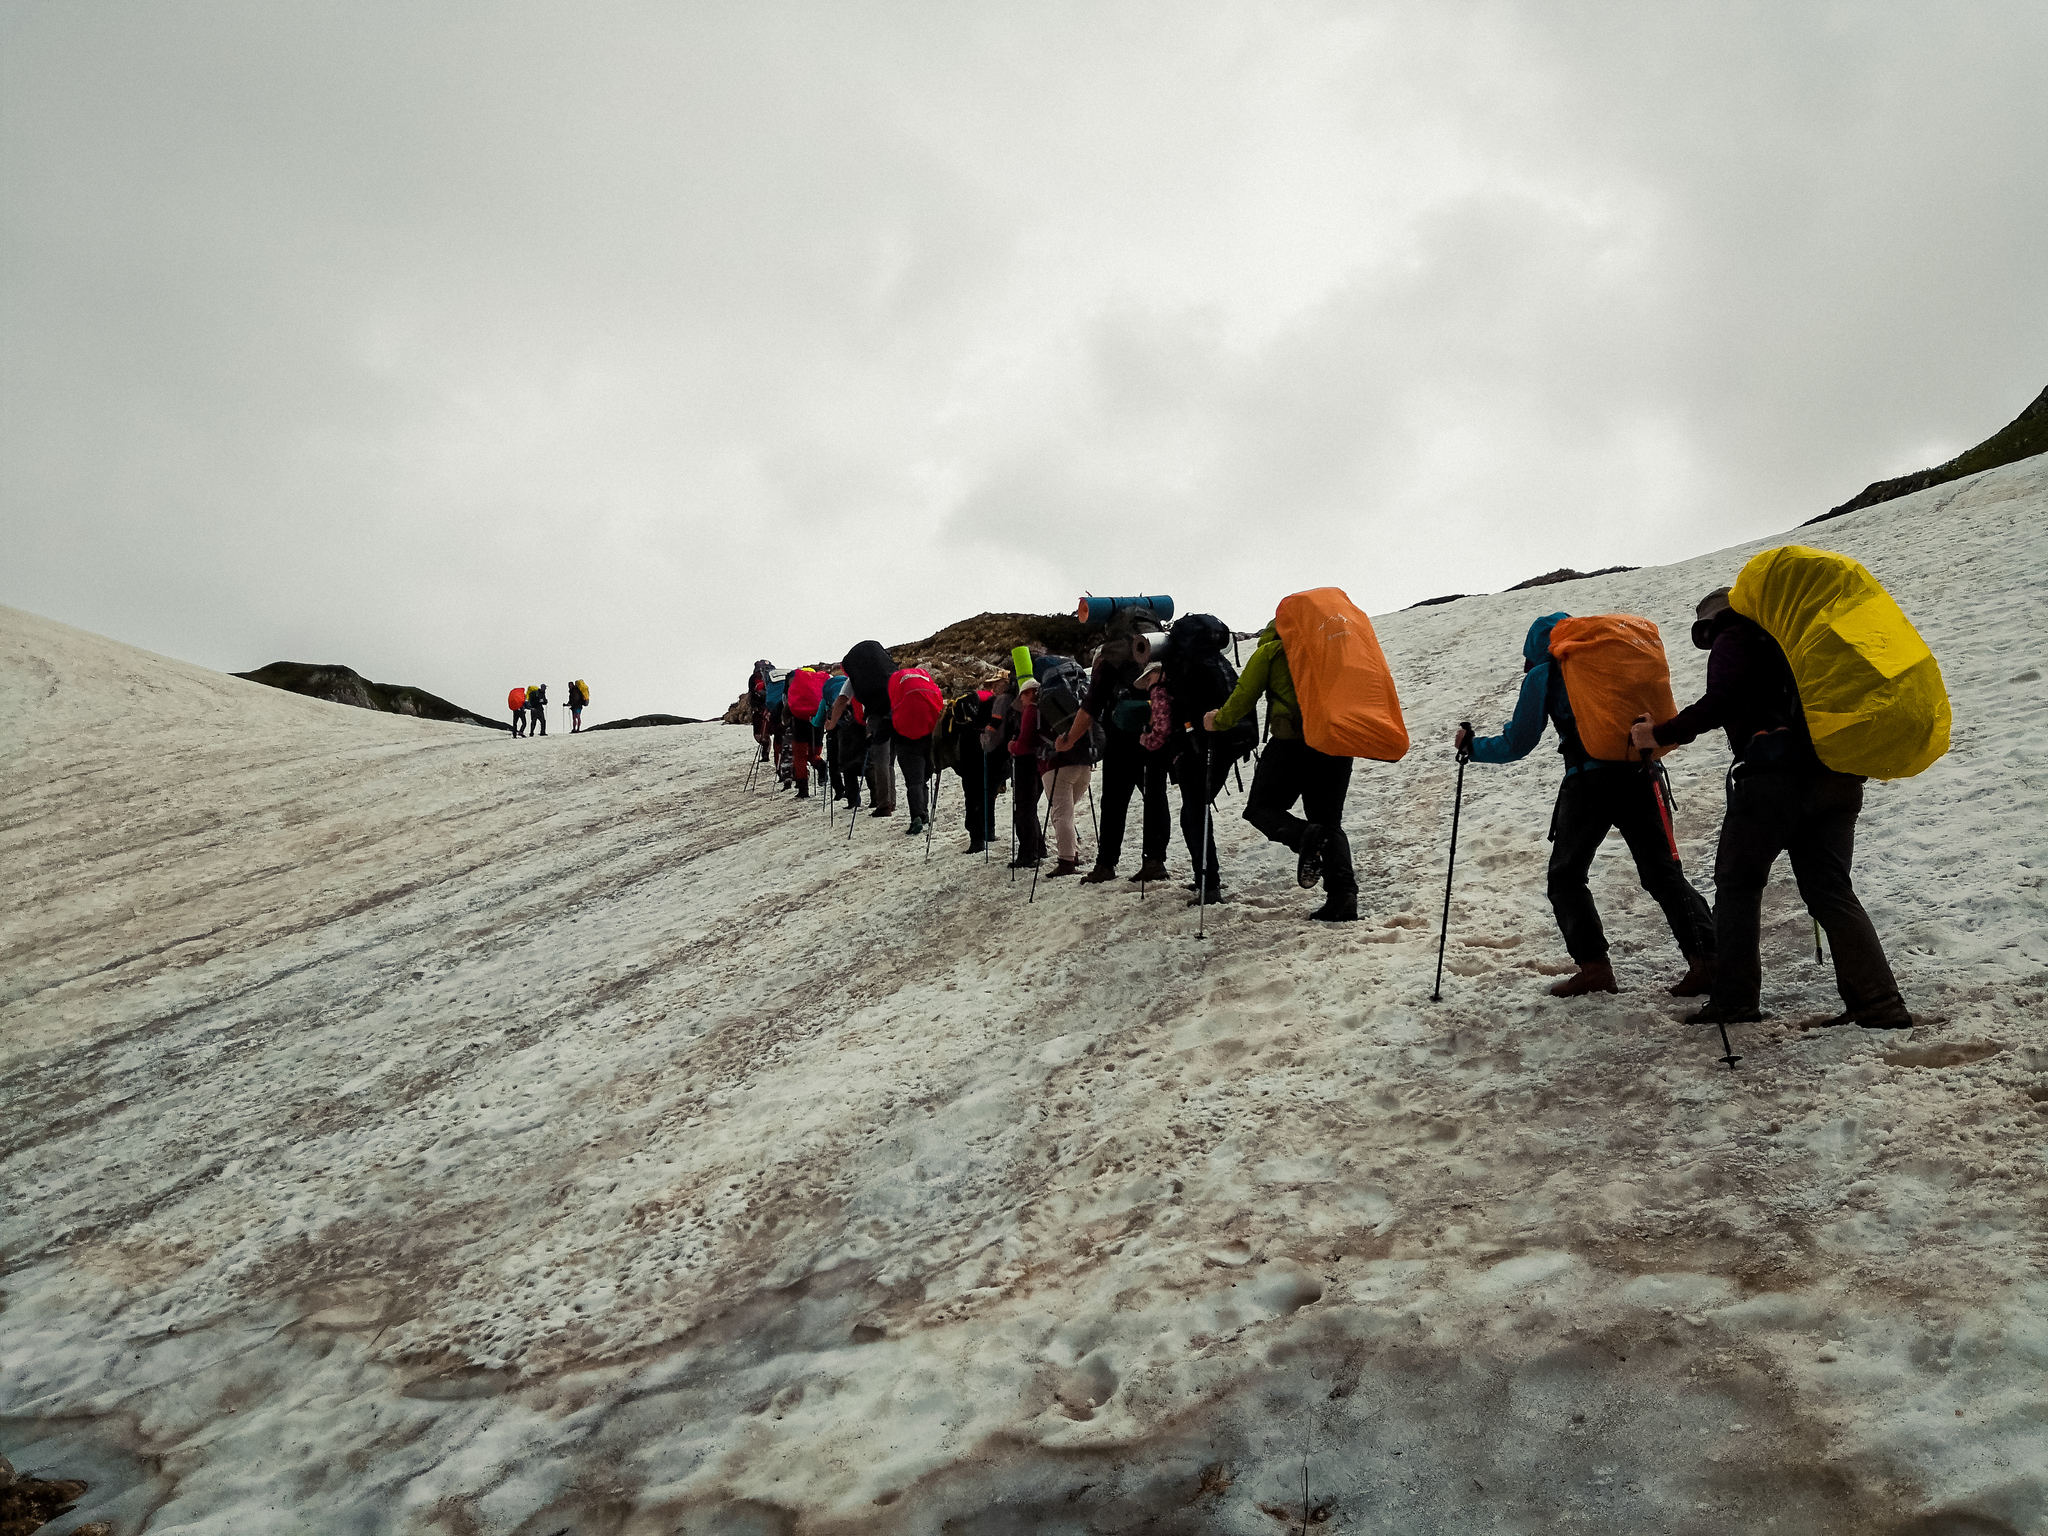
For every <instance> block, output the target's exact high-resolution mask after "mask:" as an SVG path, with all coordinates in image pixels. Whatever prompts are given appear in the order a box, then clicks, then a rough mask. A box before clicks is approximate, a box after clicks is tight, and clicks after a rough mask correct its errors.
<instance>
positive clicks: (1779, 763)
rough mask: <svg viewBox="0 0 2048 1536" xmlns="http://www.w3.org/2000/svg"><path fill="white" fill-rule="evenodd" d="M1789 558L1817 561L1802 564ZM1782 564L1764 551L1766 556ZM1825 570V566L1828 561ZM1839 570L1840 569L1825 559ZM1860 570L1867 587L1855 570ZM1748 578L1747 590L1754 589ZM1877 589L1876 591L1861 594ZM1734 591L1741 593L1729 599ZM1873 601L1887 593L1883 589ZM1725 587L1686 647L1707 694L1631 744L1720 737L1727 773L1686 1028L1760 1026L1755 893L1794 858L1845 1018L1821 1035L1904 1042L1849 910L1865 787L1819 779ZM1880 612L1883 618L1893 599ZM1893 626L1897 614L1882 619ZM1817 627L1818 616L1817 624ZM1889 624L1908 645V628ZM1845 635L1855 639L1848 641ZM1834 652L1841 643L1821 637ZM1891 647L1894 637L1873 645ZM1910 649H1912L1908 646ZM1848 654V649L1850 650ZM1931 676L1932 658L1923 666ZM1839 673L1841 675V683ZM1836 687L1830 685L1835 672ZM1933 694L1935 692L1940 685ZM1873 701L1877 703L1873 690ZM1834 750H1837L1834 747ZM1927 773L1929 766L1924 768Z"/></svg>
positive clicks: (1769, 659)
mask: <svg viewBox="0 0 2048 1536" xmlns="http://www.w3.org/2000/svg"><path fill="white" fill-rule="evenodd" d="M1792 549H1793V550H1794V551H1796V552H1798V553H1803V554H1812V553H1814V552H1811V551H1799V550H1798V546H1792ZM1782 553H1784V551H1766V552H1765V553H1764V555H1759V556H1757V557H1756V560H1755V561H1752V562H1751V564H1752V566H1755V565H1757V564H1758V562H1763V561H1765V558H1766V556H1769V555H1778V554H1782ZM1826 558H1828V557H1821V559H1822V560H1825V559H1826ZM1833 558H1834V559H1837V560H1839V559H1840V558H1841V557H1833ZM1844 563H1846V564H1849V565H1852V566H1853V565H1854V562H1844ZM1855 570H1856V572H1857V573H1860V574H1861V575H1862V576H1863V577H1864V578H1865V579H1866V580H1868V573H1867V572H1863V571H1862V568H1861V567H1860V566H1856V567H1855ZM1750 574H1751V572H1750V569H1749V568H1745V570H1744V578H1745V580H1747V579H1748V578H1749V577H1750ZM1870 585H1871V586H1875V582H1874V581H1872V582H1870ZM1742 586H1743V583H1742V582H1738V583H1737V589H1736V591H1737V592H1740V591H1741V589H1742ZM1878 591H1879V592H1880V593H1882V589H1881V588H1879V589H1878ZM1734 595H1736V594H1735V593H1731V590H1730V589H1729V588H1727V587H1720V588H1717V589H1716V590H1715V591H1712V592H1709V593H1708V594H1707V595H1706V596H1705V597H1703V598H1701V599H1700V602H1699V607H1698V610H1697V613H1698V617H1697V618H1696V619H1695V621H1694V623H1693V630H1692V639H1693V644H1694V645H1696V646H1698V647H1699V648H1700V649H1701V650H1704V651H1706V652H1707V690H1706V692H1705V693H1704V694H1702V695H1701V696H1700V698H1699V699H1698V701H1697V702H1695V703H1693V704H1691V705H1689V706H1688V707H1686V708H1685V709H1682V710H1680V711H1678V713H1677V714H1676V715H1675V716H1673V717H1672V718H1670V719H1667V720H1664V721H1662V722H1656V723H1653V722H1651V721H1650V720H1648V719H1643V720H1639V721H1637V722H1636V723H1635V725H1634V726H1633V727H1632V729H1631V731H1630V740H1631V742H1632V744H1633V745H1634V746H1636V747H1637V748H1638V749H1640V750H1652V749H1654V748H1657V747H1673V746H1683V745H1684V744H1685V743H1687V742H1690V741H1694V740H1696V739H1697V738H1699V737H1700V736H1703V735H1705V734H1706V733H1707V732H1708V731H1710V730H1713V729H1715V728H1716V727H1718V728H1720V729H1721V730H1722V731H1724V732H1725V733H1726V734H1727V737H1728V747H1729V750H1730V751H1731V752H1732V753H1733V754H1734V762H1733V763H1731V764H1730V766H1729V770H1728V809H1727V814H1726V816H1725V818H1724V819H1723V821H1722V823H1721V840H1720V845H1719V847H1718V849H1717V850H1716V852H1715V855H1714V929H1715V935H1716V939H1717V942H1718V953H1717V955H1716V959H1715V966H1714V974H1713V989H1712V996H1711V997H1710V998H1709V999H1708V1001H1707V1004H1706V1006H1705V1007H1703V1008H1701V1009H1700V1010H1699V1011H1698V1012H1697V1013H1694V1014H1692V1015H1691V1016H1690V1017H1688V1018H1687V1020H1686V1022H1687V1023H1688V1024H1724V1025H1725V1024H1742V1023H1753V1022H1755V1021H1757V1020H1759V1019H1761V1018H1762V1017H1763V998H1762V991H1763V962H1762V956H1761V953H1760V949H1761V944H1760V929H1761V926H1762V912H1763V893H1764V886H1765V884H1766V883H1767V882H1768V881H1769V879H1770V874H1771V866H1772V865H1773V864H1774V863H1776V862H1777V857H1778V855H1779V854H1780V853H1785V854H1789V855H1790V857H1791V861H1792V876H1793V878H1794V879H1795V880H1796V881H1797V882H1798V885H1799V895H1800V898H1801V899H1802V900H1803V901H1804V902H1805V903H1806V907H1807V910H1808V911H1809V912H1811V913H1812V914H1813V917H1814V920H1815V921H1816V922H1818V923H1819V924H1820V925H1821V927H1822V928H1823V929H1825V930H1826V932H1827V936H1828V942H1829V945H1830V947H1831V948H1832V949H1833V951H1834V964H1835V985H1836V988H1837V990H1838V991H1839V992H1840V993H1841V997H1842V1004H1843V1008H1842V1012H1841V1013H1840V1014H1839V1015H1838V1016H1836V1017H1834V1018H1831V1019H1828V1020H1826V1021H1825V1022H1826V1023H1827V1024H1831V1025H1839V1024H1859V1025H1861V1026H1862V1027H1863V1028H1865V1029H1910V1028H1912V1027H1913V1018H1912V1015H1911V1014H1910V1013H1908V1012H1907V1010H1906V1004H1905V1000H1904V999H1903V998H1902V997H1901V996H1900V995H1899V984H1898V981H1897V980H1896V979H1895V978H1894V976H1893V975H1892V968H1891V963H1890V962H1889V961H1888V960H1887V959H1886V958H1885V953H1884V945H1883V944H1882V943H1880V942H1879V940H1878V937H1877V929H1876V927H1875V926H1874V925H1873V924H1872V923H1871V921H1870V915H1869V914H1868V913H1867V912H1865V911H1864V910H1863V903H1862V902H1861V901H1859V900H1857V897H1856V888H1855V885H1854V884H1853V883H1852V881H1851V879H1850V874H1849V869H1850V863H1851V860H1852V859H1853V857H1854V854H1855V848H1856V818H1857V816H1858V814H1859V813H1860V812H1861V811H1862V808H1863V783H1864V778H1863V775H1860V774H1857V773H1852V772H1840V771H1837V770H1835V769H1833V768H1830V767H1828V766H1827V765H1826V764H1825V763H1824V762H1823V761H1822V760H1821V757H1820V754H1819V752H1818V751H1817V750H1816V747H1815V744H1814V738H1813V734H1812V730H1811V728H1810V727H1809V724H1808V721H1807V715H1806V706H1805V704H1803V703H1802V700H1801V694H1800V686H1799V682H1798V679H1797V678H1796V677H1795V675H1794V670H1793V666H1792V663H1791V661H1790V660H1789V659H1788V657H1787V655H1786V651H1785V648H1784V647H1783V646H1782V645H1780V643H1779V642H1778V640H1777V639H1776V638H1774V637H1773V635H1772V634H1771V633H1770V631H1768V630H1767V629H1765V627H1764V626H1763V625H1762V624H1761V623H1759V622H1758V621H1757V620H1756V619H1753V618H1749V617H1746V616H1744V615H1743V614H1742V613H1739V612H1737V611H1736V609H1735V608H1734V606H1733V605H1732V603H1731V597H1732V596H1734ZM1884 601H1885V602H1886V603H1887V604H1889V602H1890V600H1889V598H1885V599H1884ZM1862 606H1863V611H1862V612H1861V613H1860V614H1859V617H1860V618H1861V619H1862V624H1861V626H1860V628H1861V631H1862V632H1863V633H1866V634H1867V633H1870V632H1871V631H1873V630H1874V629H1875V628H1876V627H1877V626H1876V624H1875V623H1874V622H1873V616H1872V612H1871V610H1874V609H1875V608H1876V607H1877V606H1878V605H1877V604H1876V603H1865V604H1864V605H1862ZM1891 609H1892V613H1893V614H1896V613H1897V608H1896V605H1891ZM1823 622H1825V616H1823ZM1897 623H1898V624H1899V625H1901V626H1904V627H1905V628H1906V631H1907V633H1908V634H1911V629H1910V626H1905V621H1904V618H1903V616H1899V617H1898V619H1897ZM1849 633H1850V635H1851V636H1852V637H1853V636H1856V634H1857V632H1856V631H1855V630H1851V631H1850V632H1849ZM1827 638H1832V639H1834V640H1836V642H1837V643H1840V634H1839V632H1838V634H1837V635H1836V636H1833V637H1827ZM1882 638H1884V639H1891V637H1890V636H1884V637H1882ZM1911 638H1912V642H1913V643H1914V644H1916V645H1918V643H1919V637H1918V636H1917V635H1912V637H1911ZM1852 643H1853V642H1852ZM1906 649H1907V647H1906V645H1905V644H1904V643H1903V642H1901V641H1894V642H1893V643H1892V645H1891V647H1890V652H1891V654H1890V655H1888V656H1886V657H1885V658H1884V659H1885V660H1886V661H1887V662H1889V663H1890V664H1891V666H1892V672H1891V674H1890V675H1889V676H1881V675H1880V674H1879V673H1878V672H1877V671H1875V670H1873V671H1871V672H1870V673H1868V674H1867V675H1868V676H1869V677H1870V678H1872V679H1874V680H1875V681H1876V685H1877V687H1880V688H1881V687H1882V685H1883V684H1884V683H1885V682H1887V681H1891V680H1892V679H1894V678H1896V677H1897V676H1898V675H1899V674H1900V673H1902V672H1903V671H1904V668H1903V667H1901V666H1900V665H1899V660H1900V657H1901V654H1902V653H1904V652H1905V651H1906ZM1919 650H1920V652H1921V654H1922V655H1923V656H1924V655H1927V652H1926V647H1925V646H1924V645H1920V646H1919ZM1928 659H1929V661H1930V662H1931V659H1932V658H1931V656H1930V657H1929V658H1928ZM1842 670H1846V669H1842ZM1838 675H1839V672H1838ZM1934 686H1935V688H1936V689H1939V687H1940V678H1939V673H1938V672H1937V673H1936V674H1935V682H1934ZM1873 691H1875V689H1873ZM1941 710H1942V718H1941V720H1940V721H1939V729H1940V743H1939V748H1938V749H1937V750H1936V751H1935V752H1934V755H1935V756H1938V755H1939V752H1940V751H1941V750H1945V749H1946V746H1947V719H1946V712H1947V700H1946V697H1945V696H1944V697H1943V698H1942V699H1941ZM1847 714H1848V712H1847V711H1845V710H1838V711H1836V712H1835V713H1834V714H1833V715H1832V716H1823V717H1822V718H1823V719H1828V720H1830V723H1833V722H1835V721H1839V720H1841V719H1843V718H1846V716H1847ZM1830 745H1831V748H1832V746H1833V743H1832V742H1831V743H1830ZM1844 760H1847V761H1850V762H1851V764H1852V766H1867V768H1868V771H1870V772H1888V773H1889V772H1896V773H1898V776H1901V777H1903V776H1906V775H1909V774H1911V773H1916V772H1918V771H1919V768H1920V767H1922V766H1925V764H1924V763H1920V764H1918V765H1901V767H1900V768H1898V769H1894V768H1892V767H1888V766H1886V765H1883V764H1881V763H1873V764H1869V765H1862V764H1856V763H1854V760H1853V759H1844ZM1928 760H1930V761H1931V760H1932V759H1931V758H1929V759H1928Z"/></svg>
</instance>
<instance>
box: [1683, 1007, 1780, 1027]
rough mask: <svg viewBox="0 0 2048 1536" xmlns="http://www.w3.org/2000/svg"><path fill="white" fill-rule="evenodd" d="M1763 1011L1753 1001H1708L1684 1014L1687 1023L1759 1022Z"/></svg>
mask: <svg viewBox="0 0 2048 1536" xmlns="http://www.w3.org/2000/svg"><path fill="white" fill-rule="evenodd" d="M1763 1021H1764V1011H1763V1009H1762V1008H1760V1007H1758V1006H1757V1005H1756V1004H1755V1003H1745V1004H1741V1005H1737V1004H1734V1003H1708V1004H1707V1006H1706V1007H1704V1008H1700V1009H1696V1010H1694V1011H1693V1012H1691V1013H1688V1014H1687V1015H1686V1016H1685V1022H1686V1023H1688V1024H1761V1023H1763Z"/></svg>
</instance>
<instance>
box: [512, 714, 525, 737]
mask: <svg viewBox="0 0 2048 1536" xmlns="http://www.w3.org/2000/svg"><path fill="white" fill-rule="evenodd" d="M512 734H513V735H514V736H524V735H525V734H526V710H525V709H524V708H523V707H522V708H519V709H515V710H513V711H512Z"/></svg>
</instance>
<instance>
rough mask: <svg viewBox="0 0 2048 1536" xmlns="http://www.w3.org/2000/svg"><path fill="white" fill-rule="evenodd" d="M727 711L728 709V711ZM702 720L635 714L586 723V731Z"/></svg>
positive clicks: (618, 729)
mask: <svg viewBox="0 0 2048 1536" xmlns="http://www.w3.org/2000/svg"><path fill="white" fill-rule="evenodd" d="M728 713H729V711H728ZM703 723H704V722H703V721H702V720H699V719H698V718H697V717H696V716H695V715H635V716H634V717H633V718H632V719H630V720H607V721H605V723H604V724H602V725H586V726H585V727H583V729H584V730H586V731H632V730H638V729H639V728H640V727H641V726H643V725H702V724H703Z"/></svg>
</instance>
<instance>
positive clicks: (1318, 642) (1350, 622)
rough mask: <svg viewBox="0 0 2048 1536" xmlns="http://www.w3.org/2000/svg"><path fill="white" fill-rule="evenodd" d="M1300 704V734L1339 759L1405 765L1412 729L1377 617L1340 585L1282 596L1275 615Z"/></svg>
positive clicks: (1288, 669) (1310, 743)
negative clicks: (1374, 620)
mask: <svg viewBox="0 0 2048 1536" xmlns="http://www.w3.org/2000/svg"><path fill="white" fill-rule="evenodd" d="M1273 627H1274V628H1275V629H1276V630H1278V631H1279V634H1280V645H1281V648H1282V649H1283V650H1285V651H1286V652H1287V671H1288V674H1289V675H1290V676H1291V677H1292V678H1293V679H1294V697H1295V702H1296V703H1298V704H1299V705H1300V706H1301V737H1302V740H1304V741H1306V742H1307V743H1308V744H1309V745H1310V746H1312V747H1314V748H1315V749H1316V750H1317V751H1318V752H1327V753H1329V754H1330V756H1332V757H1369V758H1371V759H1373V760H1374V761H1375V762H1381V763H1398V762H1399V761H1400V760H1401V759H1402V757H1403V756H1404V755H1405V754H1406V753H1407V751H1408V727H1407V725H1406V724H1405V723H1404V722H1403V721H1402V719H1401V699H1400V696H1399V695H1398V694H1396V693H1395V692H1394V674H1393V673H1391V672H1389V671H1388V670H1387V658H1386V653H1385V652H1383V651H1381V649H1380V640H1379V636H1378V635H1375V634H1374V633H1373V632H1372V620H1371V619H1369V618H1367V617H1366V616H1365V614H1364V613H1363V612H1362V611H1361V610H1359V609H1358V608H1357V607H1355V606H1353V604H1352V601H1351V599H1350V598H1348V597H1346V596H1345V595H1344V593H1343V592H1342V590H1340V589H1339V588H1337V587H1317V588H1316V589H1315V590H1314V591H1312V592H1297V593H1295V594H1294V595H1293V596H1292V597H1283V598H1282V599H1281V600H1280V611H1279V612H1278V613H1276V614H1275V615H1274V616H1273Z"/></svg>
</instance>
